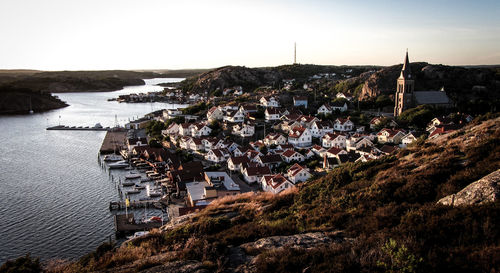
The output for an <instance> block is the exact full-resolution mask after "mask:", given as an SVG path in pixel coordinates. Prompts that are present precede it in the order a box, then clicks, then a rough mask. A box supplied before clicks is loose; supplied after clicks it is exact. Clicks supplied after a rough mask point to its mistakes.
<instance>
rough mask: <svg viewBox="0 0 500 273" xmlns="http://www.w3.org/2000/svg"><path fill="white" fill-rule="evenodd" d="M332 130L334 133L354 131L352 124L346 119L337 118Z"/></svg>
mask: <svg viewBox="0 0 500 273" xmlns="http://www.w3.org/2000/svg"><path fill="white" fill-rule="evenodd" d="M333 128H334V129H335V130H336V131H342V132H346V131H351V130H353V129H354V123H352V121H351V120H349V119H348V118H347V119H345V118H338V119H336V120H335V125H334V126H333Z"/></svg>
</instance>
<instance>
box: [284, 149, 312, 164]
mask: <svg viewBox="0 0 500 273" xmlns="http://www.w3.org/2000/svg"><path fill="white" fill-rule="evenodd" d="M281 157H282V158H283V160H284V161H286V162H287V163H290V162H292V161H298V162H302V161H304V160H306V158H305V157H304V156H303V155H302V154H300V153H298V152H296V151H294V150H286V151H285V152H284V153H282V154H281Z"/></svg>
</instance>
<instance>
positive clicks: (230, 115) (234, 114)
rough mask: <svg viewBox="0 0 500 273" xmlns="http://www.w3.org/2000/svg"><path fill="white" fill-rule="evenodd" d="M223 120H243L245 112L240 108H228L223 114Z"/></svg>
mask: <svg viewBox="0 0 500 273" xmlns="http://www.w3.org/2000/svg"><path fill="white" fill-rule="evenodd" d="M223 119H224V121H227V122H233V123H236V122H243V121H244V120H245V114H244V113H243V111H242V110H241V109H238V110H236V111H232V110H229V111H227V112H226V115H225V116H224V118H223Z"/></svg>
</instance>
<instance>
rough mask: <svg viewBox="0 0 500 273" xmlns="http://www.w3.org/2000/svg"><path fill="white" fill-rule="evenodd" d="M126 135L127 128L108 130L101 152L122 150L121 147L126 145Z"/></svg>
mask: <svg viewBox="0 0 500 273" xmlns="http://www.w3.org/2000/svg"><path fill="white" fill-rule="evenodd" d="M126 137H127V131H126V130H119V131H118V130H112V131H108V132H106V136H104V140H103V141H102V145H101V149H100V150H99V152H100V153H101V154H106V153H113V152H114V151H119V150H121V148H123V147H125V139H126Z"/></svg>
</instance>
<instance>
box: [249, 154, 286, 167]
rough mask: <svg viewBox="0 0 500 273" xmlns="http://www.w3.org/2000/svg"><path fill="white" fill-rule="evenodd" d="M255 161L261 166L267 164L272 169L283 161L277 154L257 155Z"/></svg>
mask: <svg viewBox="0 0 500 273" xmlns="http://www.w3.org/2000/svg"><path fill="white" fill-rule="evenodd" d="M255 162H257V163H258V164H259V165H261V166H267V167H269V168H271V169H274V168H276V167H278V166H279V165H280V164H281V163H282V162H283V159H282V158H281V156H280V155H278V154H270V155H259V156H258V157H257V159H256V161H255Z"/></svg>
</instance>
